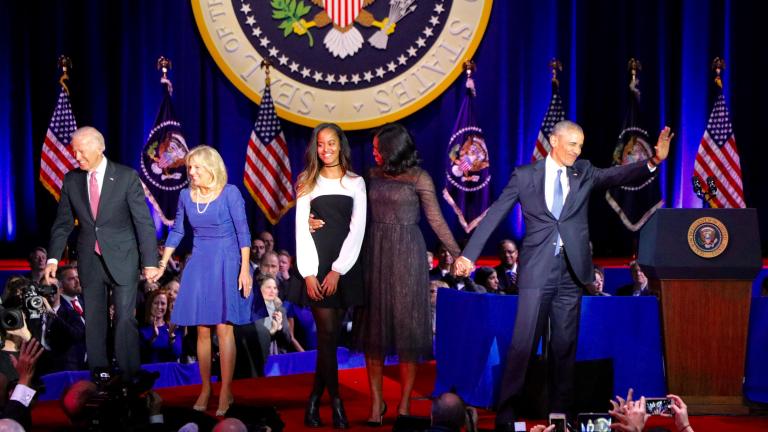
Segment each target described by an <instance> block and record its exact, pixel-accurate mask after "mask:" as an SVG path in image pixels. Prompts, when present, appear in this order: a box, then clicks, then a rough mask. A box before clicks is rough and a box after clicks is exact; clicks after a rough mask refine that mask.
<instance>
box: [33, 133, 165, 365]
mask: <svg viewBox="0 0 768 432" xmlns="http://www.w3.org/2000/svg"><path fill="white" fill-rule="evenodd" d="M72 148H73V150H74V151H75V158H76V159H77V162H78V163H79V164H80V169H75V170H72V171H70V172H68V173H67V175H66V176H64V182H63V184H62V187H61V200H60V201H59V208H58V211H57V213H56V220H55V221H54V223H53V227H52V228H51V243H50V246H49V247H48V251H49V258H50V259H49V260H48V265H47V266H46V268H45V276H46V279H47V280H48V281H53V279H54V278H55V277H56V268H57V266H58V259H60V258H61V255H62V253H63V252H64V246H65V245H66V241H67V237H68V236H69V234H70V233H71V232H72V230H73V228H74V222H75V219H77V220H78V221H79V225H80V227H79V228H80V233H79V235H78V239H77V252H78V269H79V273H80V278H81V282H82V285H83V303H84V304H83V310H84V312H85V319H86V323H87V325H86V327H85V341H86V347H87V351H88V365H89V366H90V368H91V370H94V369H96V368H108V367H109V366H110V363H109V358H108V357H107V346H106V345H107V329H108V325H107V319H108V305H109V298H108V297H109V293H110V292H111V293H112V302H113V303H114V304H115V314H116V321H117V325H116V332H115V353H116V355H117V360H118V363H119V365H120V368H121V369H122V372H123V374H124V375H125V377H126V378H131V377H132V376H133V375H134V374H135V372H136V371H138V369H139V366H140V361H139V336H138V329H137V324H136V318H135V317H134V307H135V306H136V284H137V283H138V280H139V267H140V266H141V267H142V268H143V269H144V270H143V271H144V276H145V277H148V278H149V277H154V276H155V274H156V273H157V271H158V270H157V260H158V257H157V239H156V237H155V225H154V223H153V222H152V218H151V217H150V215H149V209H148V208H147V205H146V203H145V201H144V191H143V189H142V186H141V181H140V180H139V176H138V174H137V173H136V171H134V170H133V169H131V168H128V167H126V166H123V165H119V164H116V163H114V162H112V161H108V160H107V159H106V158H105V157H104V148H105V145H104V137H103V136H102V135H101V133H100V132H99V131H98V130H96V129H95V128H92V127H88V126H86V127H83V128H80V129H78V130H77V131H75V133H74V134H73V135H72Z"/></svg>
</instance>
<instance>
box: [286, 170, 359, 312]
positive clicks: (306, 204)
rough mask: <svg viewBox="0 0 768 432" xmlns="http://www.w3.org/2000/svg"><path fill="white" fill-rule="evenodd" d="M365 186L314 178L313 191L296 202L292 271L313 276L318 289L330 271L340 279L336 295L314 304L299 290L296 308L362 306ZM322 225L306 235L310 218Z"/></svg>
mask: <svg viewBox="0 0 768 432" xmlns="http://www.w3.org/2000/svg"><path fill="white" fill-rule="evenodd" d="M366 204H367V203H366V193H365V181H364V180H363V178H362V177H360V176H357V175H354V174H351V173H347V174H345V175H344V177H342V178H341V179H327V178H325V177H323V176H318V178H317V184H316V185H315V187H314V189H313V190H312V191H311V192H310V193H309V194H306V195H302V196H301V197H299V198H298V199H297V200H296V265H297V268H298V270H299V273H300V274H301V276H302V277H305V278H306V277H307V276H317V280H318V281H320V283H322V282H323V279H324V278H325V276H326V275H327V274H328V273H329V272H330V271H331V270H335V271H337V272H338V273H339V274H340V275H341V277H340V278H339V283H338V285H337V290H336V293H334V294H333V295H331V296H328V297H325V298H323V299H322V300H320V301H312V300H310V299H309V297H308V296H307V295H306V290H302V291H301V292H300V293H299V295H300V298H298V299H297V298H289V300H291V301H294V302H298V303H299V304H304V305H307V304H311V305H313V306H317V307H326V308H342V309H343V308H347V307H349V306H357V305H360V304H362V302H363V299H364V295H363V279H362V269H361V265H360V263H359V262H358V261H359V260H358V257H359V255H360V249H361V247H362V244H363V237H364V236H365V220H366V217H367V215H366V211H367V210H366ZM310 212H311V213H312V214H314V215H315V217H316V218H318V219H321V220H323V221H325V225H324V226H323V228H322V229H319V230H317V231H315V232H314V233H310V232H309V213H310Z"/></svg>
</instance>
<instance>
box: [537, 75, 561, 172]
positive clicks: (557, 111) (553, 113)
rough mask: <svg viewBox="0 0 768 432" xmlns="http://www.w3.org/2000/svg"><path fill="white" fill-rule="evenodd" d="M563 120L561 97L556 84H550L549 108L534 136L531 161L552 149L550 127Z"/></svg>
mask: <svg viewBox="0 0 768 432" xmlns="http://www.w3.org/2000/svg"><path fill="white" fill-rule="evenodd" d="M563 120H565V110H564V109H563V99H562V98H561V97H560V93H559V92H558V90H557V86H556V85H555V84H554V83H553V84H552V99H551V100H550V101H549V108H547V112H546V113H545V114H544V120H542V121H541V127H540V128H539V135H538V136H537V137H536V146H535V147H534V149H533V156H531V162H536V161H537V160H540V159H544V158H545V157H547V155H548V154H549V151H550V150H552V146H551V145H550V144H549V136H550V135H551V134H552V128H553V127H554V126H555V124H556V123H557V122H559V121H563Z"/></svg>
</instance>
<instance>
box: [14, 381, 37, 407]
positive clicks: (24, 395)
mask: <svg viewBox="0 0 768 432" xmlns="http://www.w3.org/2000/svg"><path fill="white" fill-rule="evenodd" d="M35 393H36V392H35V391H34V390H32V389H31V388H29V387H27V386H25V385H24V384H16V387H14V388H13V393H12V394H11V398H10V399H9V400H15V401H17V402H20V403H21V404H22V405H24V406H25V407H29V404H30V403H31V402H32V398H33V397H35Z"/></svg>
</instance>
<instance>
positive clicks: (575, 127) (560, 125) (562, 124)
mask: <svg viewBox="0 0 768 432" xmlns="http://www.w3.org/2000/svg"><path fill="white" fill-rule="evenodd" d="M569 130H570V131H576V132H578V133H580V134H582V135H584V130H583V129H581V126H579V124H578V123H576V122H572V121H570V120H561V121H559V122H557V123H555V126H554V127H553V128H552V135H557V134H560V133H562V132H565V131H569Z"/></svg>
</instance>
